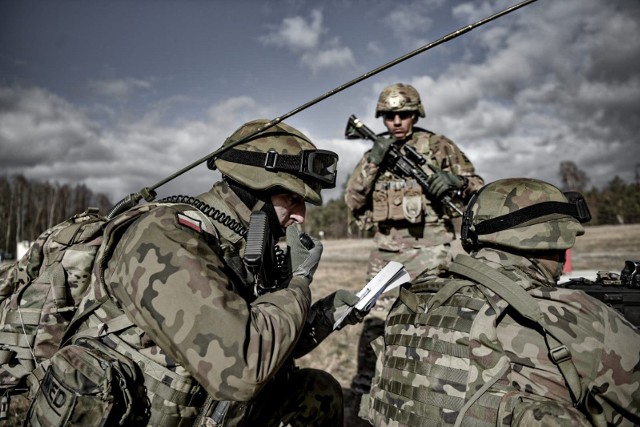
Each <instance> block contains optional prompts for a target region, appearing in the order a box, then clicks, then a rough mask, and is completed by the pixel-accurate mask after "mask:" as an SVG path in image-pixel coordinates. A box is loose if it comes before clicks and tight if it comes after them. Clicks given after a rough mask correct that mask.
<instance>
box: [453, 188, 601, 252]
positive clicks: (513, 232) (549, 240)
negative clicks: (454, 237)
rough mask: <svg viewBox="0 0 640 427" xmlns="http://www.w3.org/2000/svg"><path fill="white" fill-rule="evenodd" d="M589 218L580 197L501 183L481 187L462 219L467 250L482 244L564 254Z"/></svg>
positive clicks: (582, 232)
mask: <svg viewBox="0 0 640 427" xmlns="http://www.w3.org/2000/svg"><path fill="white" fill-rule="evenodd" d="M590 219H591V214H590V213H589V208H588V206H587V204H586V202H585V200H584V198H582V196H581V195H580V193H576V192H567V193H562V192H561V191H560V190H559V189H558V188H556V187H554V186H553V185H551V184H549V183H546V182H544V181H540V180H537V179H531V178H508V179H502V180H498V181H495V182H492V183H490V184H487V185H485V186H484V187H483V188H481V189H480V190H479V191H478V192H477V193H476V194H475V195H474V196H473V197H472V199H471V200H470V201H469V204H468V206H467V209H466V212H465V214H464V215H463V219H462V230H461V240H462V244H463V246H464V248H465V249H466V250H467V251H470V250H472V249H477V248H478V247H480V246H483V245H489V246H500V247H508V248H513V249H518V250H525V251H552V250H564V249H569V248H571V247H572V246H573V244H574V243H575V239H576V236H580V235H582V234H584V228H583V227H582V225H581V224H582V223H585V222H587V221H589V220H590Z"/></svg>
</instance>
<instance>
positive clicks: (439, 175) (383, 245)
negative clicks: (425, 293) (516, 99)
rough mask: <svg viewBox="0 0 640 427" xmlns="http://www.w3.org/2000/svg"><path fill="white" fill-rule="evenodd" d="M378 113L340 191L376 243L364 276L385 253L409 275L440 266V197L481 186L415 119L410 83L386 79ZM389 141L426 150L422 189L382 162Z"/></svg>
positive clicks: (364, 375) (465, 162)
mask: <svg viewBox="0 0 640 427" xmlns="http://www.w3.org/2000/svg"><path fill="white" fill-rule="evenodd" d="M380 116H382V120H383V123H384V125H385V126H386V128H387V130H388V132H387V133H385V134H382V135H380V137H379V138H378V139H377V140H376V141H375V143H374V145H373V148H372V149H371V150H370V151H368V152H366V153H365V155H364V157H363V158H362V159H361V160H360V162H359V163H358V165H357V166H356V168H355V170H354V172H353V174H352V175H351V178H350V179H349V181H348V183H347V189H346V195H345V200H346V203H347V206H348V207H349V209H350V210H351V212H352V213H353V216H354V218H355V220H356V224H357V225H358V226H359V227H360V228H361V229H363V230H371V229H375V236H374V241H375V246H376V247H375V249H374V250H373V251H372V252H371V255H370V258H369V266H368V271H367V281H369V280H370V279H371V278H373V277H374V276H375V275H376V273H378V271H380V269H381V268H382V267H384V266H385V265H386V264H387V263H388V262H389V261H397V262H400V263H402V264H404V266H405V269H406V270H407V272H408V273H409V274H410V275H411V278H412V279H414V280H416V279H417V278H418V277H421V276H423V277H429V276H432V275H435V274H438V272H440V271H441V270H442V269H443V268H444V267H446V266H447V265H448V263H449V262H450V261H451V255H450V249H451V242H452V241H453V239H454V236H455V233H454V225H453V222H452V218H453V217H454V216H456V215H457V214H456V212H452V210H451V209H449V208H448V207H447V206H446V205H445V204H444V203H442V198H443V197H444V196H449V197H451V199H452V200H453V201H454V203H457V204H458V205H460V204H464V203H465V202H466V201H467V200H468V199H469V197H470V196H471V194H472V193H473V192H474V191H476V190H478V189H479V188H480V187H482V185H483V180H482V178H481V177H480V176H478V175H476V173H475V169H474V167H473V164H471V162H470V161H469V159H468V158H467V156H466V155H465V154H464V153H463V152H462V150H460V149H459V148H458V147H457V146H456V145H455V144H454V143H453V142H452V141H451V140H450V139H448V138H447V137H445V136H443V135H437V134H435V133H433V132H430V131H428V130H425V129H421V128H418V127H416V126H415V124H416V123H417V122H418V118H419V117H425V113H424V108H423V106H422V103H421V101H420V95H419V94H418V91H417V90H416V89H415V88H414V87H413V86H411V85H408V84H403V83H396V84H393V85H391V86H388V87H386V88H385V89H384V90H383V91H382V93H380V98H379V99H378V104H377V106H376V117H380ZM391 144H395V145H397V146H398V147H399V148H400V151H401V152H402V151H403V148H402V147H404V146H405V145H411V146H412V147H414V148H415V149H416V150H417V151H418V152H419V153H420V154H421V155H422V156H423V157H424V158H425V160H426V163H425V164H424V165H423V166H422V168H423V170H424V172H425V173H426V174H427V175H428V176H430V178H429V181H428V182H429V189H428V190H425V189H423V188H422V187H421V186H420V185H419V184H418V183H417V182H416V181H415V180H413V179H410V178H409V177H406V176H399V175H397V174H396V173H394V172H393V171H392V170H390V169H389V168H388V166H387V165H386V164H385V155H386V154H387V151H388V149H389V147H390V146H391ZM388 303H389V301H388V300H387V301H384V300H383V301H380V302H379V303H378V306H377V307H376V308H374V311H372V314H374V315H376V316H378V317H380V318H384V317H385V315H386V313H387V309H388V307H385V305H389V304H388ZM382 326H383V322H382V320H381V319H379V318H369V319H367V321H366V322H365V332H364V333H363V336H362V339H361V345H360V346H361V348H362V352H361V354H360V359H359V368H358V369H359V374H358V376H357V377H356V378H355V379H354V383H353V389H354V390H355V391H356V392H359V393H363V392H366V391H367V390H368V387H369V384H370V382H371V376H372V375H373V361H372V360H371V359H372V358H373V356H372V354H371V352H370V351H369V350H368V342H370V341H371V340H372V339H375V338H376V337H377V336H380V335H381V334H382ZM363 352H364V354H363Z"/></svg>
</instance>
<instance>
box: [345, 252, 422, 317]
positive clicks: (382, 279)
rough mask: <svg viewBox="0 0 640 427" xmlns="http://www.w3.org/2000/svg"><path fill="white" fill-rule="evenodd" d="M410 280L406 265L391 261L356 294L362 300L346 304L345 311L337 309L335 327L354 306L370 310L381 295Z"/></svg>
mask: <svg viewBox="0 0 640 427" xmlns="http://www.w3.org/2000/svg"><path fill="white" fill-rule="evenodd" d="M410 281H411V276H409V273H407V270H405V269H404V265H402V264H400V263H399V262H396V261H390V262H389V263H388V264H387V265H385V266H384V268H383V269H382V270H380V272H379V273H378V274H376V276H375V277H374V278H373V279H371V281H369V283H367V284H366V286H365V287H364V288H362V289H361V290H360V292H358V293H357V294H356V295H357V296H358V297H359V298H360V300H359V301H358V302H357V303H356V305H355V306H353V307H347V306H345V308H344V310H340V311H343V313H339V312H338V311H336V313H335V315H336V319H337V320H336V322H335V323H334V324H333V329H337V328H338V327H339V326H340V325H341V324H342V321H343V320H344V319H345V317H347V316H348V315H349V313H351V310H353V309H354V308H357V309H358V310H363V311H369V310H370V309H371V308H372V307H373V306H374V305H375V303H376V301H377V300H378V297H379V296H380V295H382V294H383V293H385V292H387V291H390V290H392V289H395V288H397V287H398V286H400V285H402V284H403V283H408V282H410Z"/></svg>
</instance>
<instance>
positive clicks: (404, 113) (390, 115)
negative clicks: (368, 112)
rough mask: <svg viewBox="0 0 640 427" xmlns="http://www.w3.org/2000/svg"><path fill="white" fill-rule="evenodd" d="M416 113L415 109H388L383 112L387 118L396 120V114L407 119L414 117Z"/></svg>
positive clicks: (401, 118) (402, 118)
mask: <svg viewBox="0 0 640 427" xmlns="http://www.w3.org/2000/svg"><path fill="white" fill-rule="evenodd" d="M414 114H415V113H414V112H413V111H387V112H385V113H382V116H383V117H384V119H385V120H389V121H391V120H394V119H395V118H396V116H398V117H400V120H406V119H408V118H411V117H413V115H414Z"/></svg>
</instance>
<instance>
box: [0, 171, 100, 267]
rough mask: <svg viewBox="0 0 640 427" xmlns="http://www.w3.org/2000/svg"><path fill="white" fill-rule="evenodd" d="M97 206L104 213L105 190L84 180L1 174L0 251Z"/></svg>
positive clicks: (10, 251)
mask: <svg viewBox="0 0 640 427" xmlns="http://www.w3.org/2000/svg"><path fill="white" fill-rule="evenodd" d="M90 206H91V207H97V208H99V209H100V212H101V213H103V214H105V213H106V212H108V210H109V209H110V208H111V206H112V204H111V201H110V200H109V198H108V197H107V196H106V195H104V194H101V193H100V194H94V193H93V192H92V191H91V190H89V189H88V188H87V187H86V186H85V185H84V184H78V185H74V186H70V185H68V184H57V183H50V182H41V181H37V180H33V179H27V178H25V177H24V176H23V175H13V176H0V251H2V252H4V253H5V254H14V255H15V250H16V244H17V243H18V242H21V241H24V240H27V241H33V240H35V239H36V237H38V235H40V233H42V232H43V231H45V230H46V229H48V228H50V227H52V226H54V225H56V224H58V223H60V222H62V221H64V220H66V219H68V218H70V217H71V216H73V215H75V214H76V213H80V212H83V211H84V210H86V209H87V208H88V207H90Z"/></svg>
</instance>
